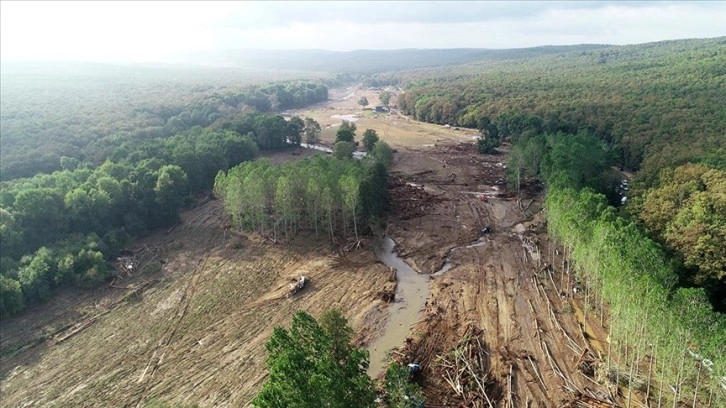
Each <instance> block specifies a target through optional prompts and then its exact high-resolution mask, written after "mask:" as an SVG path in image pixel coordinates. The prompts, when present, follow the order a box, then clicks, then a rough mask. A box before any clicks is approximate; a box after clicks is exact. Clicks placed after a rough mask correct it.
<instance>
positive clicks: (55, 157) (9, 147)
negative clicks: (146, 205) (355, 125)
mask: <svg viewBox="0 0 726 408" xmlns="http://www.w3.org/2000/svg"><path fill="white" fill-rule="evenodd" d="M0 72H2V78H1V81H0V84H1V86H2V88H1V90H0V91H1V92H0V98H1V102H2V111H1V112H0V125H1V132H0V137H1V139H2V144H0V163H1V164H0V177H1V178H2V180H12V179H15V178H20V177H32V176H33V175H35V174H36V173H51V172H53V171H56V170H60V169H61V158H62V157H67V158H72V159H75V160H78V161H80V162H81V163H87V164H89V165H93V166H97V165H100V164H101V163H103V162H104V160H106V158H108V157H109V156H110V154H111V153H112V152H114V150H115V149H116V148H117V147H118V146H119V145H121V144H123V143H130V144H134V143H139V142H143V141H146V140H152V139H157V138H160V137H169V136H172V135H174V134H177V133H179V132H181V131H184V130H188V129H191V128H192V127H194V126H201V127H207V126H218V125H219V124H220V123H223V122H225V121H228V120H230V119H233V118H234V117H235V116H237V115H239V114H240V113H245V112H247V111H250V110H256V111H258V112H268V111H273V110H274V111H278V110H284V109H290V108H297V107H301V106H304V105H307V104H310V103H315V102H320V101H324V100H326V99H327V97H328V91H327V86H326V84H335V83H336V82H335V79H334V78H332V77H331V76H330V75H327V76H326V75H323V74H316V73H298V72H284V71H264V72H262V71H248V70H245V71H241V70H231V69H222V68H209V67H205V68H201V67H176V66H121V65H106V64H91V63H68V64H65V65H60V66H59V65H58V64H54V65H50V64H42V63H38V64H28V63H26V64H20V63H16V64H12V63H3V66H2V71H0ZM273 81H274V82H273ZM322 81H325V82H322Z"/></svg>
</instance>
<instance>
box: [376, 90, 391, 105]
mask: <svg viewBox="0 0 726 408" xmlns="http://www.w3.org/2000/svg"><path fill="white" fill-rule="evenodd" d="M378 99H379V100H380V101H381V104H383V106H385V107H388V104H389V103H391V93H390V92H388V91H383V92H381V94H380V95H378Z"/></svg>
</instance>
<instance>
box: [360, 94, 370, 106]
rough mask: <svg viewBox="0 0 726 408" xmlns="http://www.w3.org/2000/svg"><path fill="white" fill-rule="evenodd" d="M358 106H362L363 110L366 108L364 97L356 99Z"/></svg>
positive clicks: (366, 101) (366, 99)
mask: <svg viewBox="0 0 726 408" xmlns="http://www.w3.org/2000/svg"><path fill="white" fill-rule="evenodd" d="M358 105H360V106H362V107H364V108H365V107H366V106H368V98H366V97H365V96H364V97H362V98H360V99H358Z"/></svg>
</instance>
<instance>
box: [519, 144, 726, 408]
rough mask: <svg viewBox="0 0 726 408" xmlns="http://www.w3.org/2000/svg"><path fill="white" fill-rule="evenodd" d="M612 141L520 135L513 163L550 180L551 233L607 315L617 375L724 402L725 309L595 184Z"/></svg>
mask: <svg viewBox="0 0 726 408" xmlns="http://www.w3.org/2000/svg"><path fill="white" fill-rule="evenodd" d="M607 153H608V152H607V146H606V145H604V144H603V143H602V142H601V141H600V140H599V139H597V138H596V137H595V136H594V135H592V134H590V133H588V132H580V133H579V134H577V135H568V134H564V133H558V134H541V135H534V136H532V137H525V138H521V139H520V140H519V142H518V143H517V144H515V145H514V146H513V148H512V154H511V156H510V162H509V166H508V170H509V171H510V175H511V176H512V177H513V179H514V180H515V183H516V180H517V178H518V177H519V175H518V173H519V172H523V173H524V174H526V175H527V176H531V177H537V178H541V179H543V180H545V181H546V184H547V199H546V202H545V208H546V213H545V214H546V217H547V225H548V229H549V233H550V234H551V235H552V236H553V237H555V238H556V239H558V240H559V241H560V242H561V243H562V245H563V246H564V248H565V256H566V257H567V258H568V259H569V260H571V261H573V262H574V267H572V268H571V267H570V265H569V264H568V265H567V266H563V268H566V269H567V270H568V273H569V272H570V268H571V270H572V271H573V272H576V274H577V276H578V277H579V278H580V279H581V280H582V281H583V283H584V287H585V313H586V314H587V313H590V312H592V311H593V310H596V311H597V310H599V313H600V315H601V316H602V315H603V314H604V313H606V308H605V304H607V305H608V308H607V313H609V316H610V319H609V331H610V333H609V344H610V347H611V349H610V350H608V360H607V365H606V367H605V370H607V377H608V378H610V380H612V381H614V382H616V383H618V384H623V385H627V386H630V387H631V388H636V389H638V390H640V391H641V392H643V393H644V394H645V395H646V398H647V399H648V400H649V401H651V402H653V403H655V401H658V403H659V405H660V403H661V402H665V401H673V402H675V401H680V402H685V401H686V400H688V401H695V400H701V401H711V402H712V403H713V404H714V405H719V402H721V403H724V402H726V398H725V396H724V394H723V390H722V389H721V388H722V387H726V358H724V356H726V315H723V314H721V313H718V312H716V311H714V310H713V308H712V306H711V304H710V303H709V299H708V296H707V294H706V292H705V291H704V289H703V288H693V287H682V286H679V285H678V282H679V274H678V271H677V269H676V268H674V266H673V263H672V262H671V260H670V259H669V257H668V256H667V255H666V253H665V252H664V250H663V249H662V248H661V246H660V245H659V244H658V243H656V242H655V241H653V240H652V239H650V238H649V237H648V236H647V235H646V233H645V232H644V231H643V230H642V228H640V227H639V226H638V225H637V223H636V222H633V221H627V220H626V219H625V218H623V217H621V216H619V215H618V214H617V212H616V210H615V208H614V207H612V206H610V205H609V204H608V200H607V198H606V197H605V196H604V195H602V194H599V193H597V192H596V191H595V190H594V189H593V187H597V186H598V185H599V184H600V183H602V177H603V170H604V169H606V168H607V167H608V166H609V162H608V160H607Z"/></svg>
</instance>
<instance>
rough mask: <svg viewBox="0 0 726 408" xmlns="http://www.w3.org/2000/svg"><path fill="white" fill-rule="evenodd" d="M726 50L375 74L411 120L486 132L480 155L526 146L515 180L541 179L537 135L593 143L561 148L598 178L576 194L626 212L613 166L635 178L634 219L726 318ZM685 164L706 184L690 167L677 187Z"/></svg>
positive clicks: (630, 51) (717, 44)
mask: <svg viewBox="0 0 726 408" xmlns="http://www.w3.org/2000/svg"><path fill="white" fill-rule="evenodd" d="M724 45H726V38H724V37H722V38H714V39H701V40H679V41H665V42H659V43H651V44H640V45H631V46H618V47H607V48H600V49H597V50H582V51H578V52H574V53H563V54H559V55H551V56H543V57H539V58H531V59H522V60H517V61H515V60H509V61H488V62H486V61H485V62H481V63H477V64H470V65H463V66H460V67H456V68H449V69H447V70H440V69H429V70H419V71H414V72H408V73H406V72H399V73H391V74H380V75H379V76H378V77H379V80H380V81H381V82H384V81H389V82H391V83H395V82H399V83H401V84H403V86H404V88H405V92H403V93H402V94H399V96H398V100H397V104H398V108H399V109H400V110H401V111H402V112H403V113H405V114H409V115H412V116H413V117H414V118H416V119H418V120H422V121H427V122H434V123H440V124H447V123H448V124H451V125H458V126H466V127H472V128H478V129H479V130H480V131H481V133H482V135H483V137H482V139H481V140H480V141H479V142H478V143H479V150H480V151H481V152H483V153H492V152H495V151H496V149H497V147H498V146H499V145H500V144H501V143H502V141H505V140H506V141H511V142H513V143H515V145H516V144H517V142H519V141H520V140H521V141H522V142H523V143H521V144H520V145H521V146H520V147H519V148H517V147H516V146H515V150H514V153H516V154H515V155H514V156H513V157H514V158H516V159H517V160H518V162H517V163H513V164H514V165H515V166H514V168H516V169H518V170H519V171H518V172H516V173H515V174H513V175H514V176H515V177H514V178H515V179H516V178H517V176H522V175H523V174H530V175H533V174H534V173H537V172H538V171H539V164H538V163H533V164H527V162H528V161H531V160H532V157H540V158H542V157H543V156H542V155H541V151H542V149H543V148H544V145H545V140H544V137H543V136H537V135H543V134H558V133H562V134H568V135H576V134H578V133H579V132H581V131H585V132H587V133H588V134H590V135H594V136H596V139H593V140H591V141H589V142H587V140H589V139H577V138H576V137H572V138H569V139H567V141H563V142H562V143H564V144H565V145H568V144H569V148H570V149H571V150H572V151H570V152H569V153H568V155H567V157H568V158H569V159H568V160H571V161H574V162H578V163H580V166H581V167H582V168H583V169H585V170H586V173H591V174H592V173H597V175H596V176H593V177H590V176H587V177H586V178H587V180H579V181H576V180H573V182H575V183H576V184H575V185H573V186H576V187H584V186H587V187H591V188H593V189H595V190H596V191H598V192H601V193H604V194H605V195H606V196H607V198H608V200H609V202H610V203H611V204H619V202H620V199H621V196H620V195H619V192H618V190H619V182H620V180H622V176H621V175H618V173H616V172H613V171H611V170H609V169H608V167H609V166H611V165H614V166H617V167H619V168H620V169H621V170H631V171H636V170H637V173H636V177H635V179H634V180H632V183H630V191H629V193H628V201H629V204H628V206H627V207H626V208H627V210H626V211H627V212H628V213H629V214H631V215H632V216H633V219H639V220H641V221H643V222H644V224H645V225H646V226H647V228H648V229H649V231H650V233H651V234H652V237H653V238H654V239H656V240H657V241H658V242H659V243H662V244H664V245H665V246H666V247H667V249H668V252H669V254H670V255H672V258H673V261H674V262H675V263H676V264H677V267H676V269H677V271H678V273H679V281H680V284H681V285H684V286H694V285H696V286H699V287H704V288H706V289H707V292H708V294H709V298H710V299H711V301H712V302H713V304H714V305H715V306H716V307H718V308H719V309H720V310H722V311H726V301H724V297H725V296H726V275H725V274H724V265H725V264H726V249H724V248H725V247H726V246H724V245H723V244H722V242H723V237H724V235H726V233H724V232H723V225H724V222H726V221H724V220H723V218H724V217H723V216H721V215H720V214H722V213H723V204H721V203H722V201H723V200H722V199H720V196H721V193H720V191H722V187H720V183H719V182H718V181H715V180H719V176H720V175H722V173H723V171H724V170H726V148H725V147H724V146H726V137H725V135H724V132H723V129H724V128H726V111H725V110H724V109H721V108H720V107H721V106H722V105H723V102H722V101H724V100H726V87H724V86H723V81H724V75H726V70H724V68H723V67H724V66H726V47H724ZM563 140H564V139H563ZM583 142H586V144H585V145H583V144H582V143H583ZM570 143H571V144H570ZM575 149H577V151H574V150H575ZM603 160H604V162H603ZM603 163H606V164H607V165H606V166H603ZM687 163H694V164H697V165H698V166H699V167H697V168H700V169H703V170H701V171H700V172H702V173H703V175H704V177H705V179H704V178H703V177H701V176H699V175H696V174H691V176H688V177H686V176H685V174H686V173H693V171H692V169H693V168H688V169H691V170H688V171H680V172H678V171H676V173H677V174H678V176H677V177H680V178H682V179H683V178H685V179H687V180H684V181H683V182H680V181H677V180H674V178H673V174H674V173H673V172H674V171H675V170H674V169H676V168H677V167H678V166H685V165H687ZM523 166H524V167H523ZM527 166H529V167H530V168H527ZM568 168H572V167H568ZM595 170H597V171H595ZM576 174H580V175H582V173H579V171H578V170H577V169H576V170H574V173H573V177H574V176H575V175H576ZM706 179H707V180H706ZM673 183H676V184H681V186H680V187H677V188H673V187H672V186H670V185H671V184H673ZM671 194H674V195H671ZM646 202H647V204H646Z"/></svg>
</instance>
